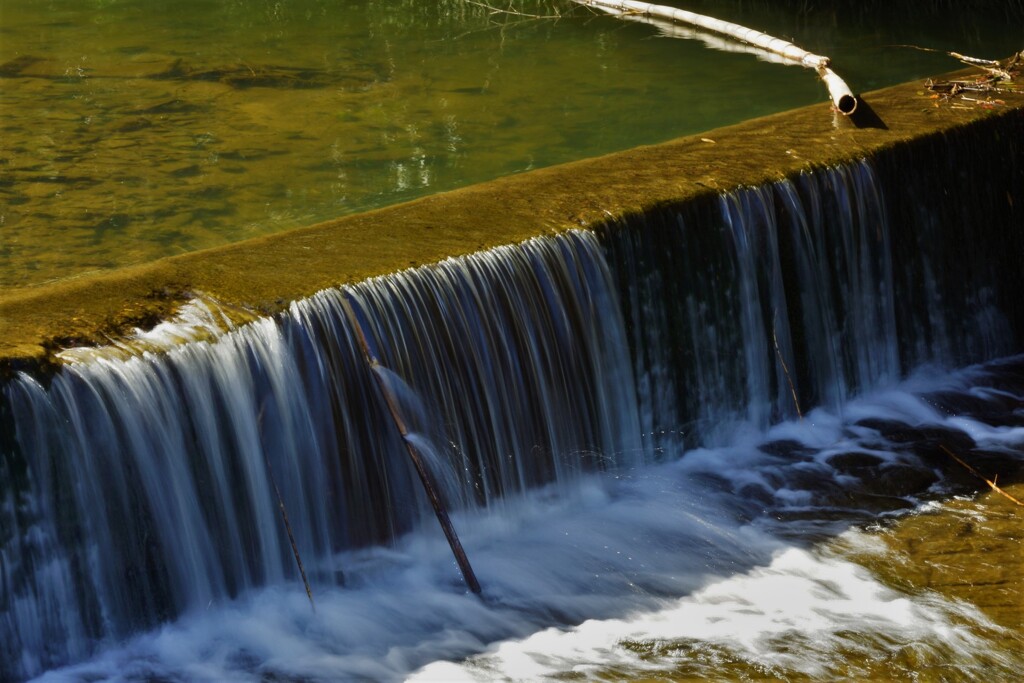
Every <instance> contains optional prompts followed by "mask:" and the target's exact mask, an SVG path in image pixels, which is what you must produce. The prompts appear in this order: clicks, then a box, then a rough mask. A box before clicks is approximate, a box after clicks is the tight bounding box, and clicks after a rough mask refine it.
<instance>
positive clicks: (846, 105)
mask: <svg viewBox="0 0 1024 683" xmlns="http://www.w3.org/2000/svg"><path fill="white" fill-rule="evenodd" d="M834 104H835V106H836V109H837V110H838V111H839V113H840V114H842V115H843V116H849V115H850V114H852V113H853V112H855V111H857V98H856V97H854V96H853V95H842V96H841V97H840V98H839V99H838V100H837V101H836V102H834Z"/></svg>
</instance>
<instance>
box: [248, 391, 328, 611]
mask: <svg viewBox="0 0 1024 683" xmlns="http://www.w3.org/2000/svg"><path fill="white" fill-rule="evenodd" d="M262 420H263V409H262V408H261V409H260V415H259V417H258V418H257V421H258V422H262ZM263 461H264V462H266V463H267V478H268V479H269V480H270V485H271V486H273V487H274V495H276V496H277V507H278V508H279V509H280V510H281V519H282V520H284V529H285V531H286V532H288V542H289V543H291V544H292V554H293V555H294V556H295V564H296V565H298V567H299V574H300V575H301V576H302V585H304V586H305V587H306V597H308V598H309V606H310V607H312V608H313V611H314V612H316V603H315V602H313V591H312V590H311V589H310V587H309V579H307V578H306V569H305V567H303V566H302V557H300V556H299V546H298V545H296V543H295V534H294V533H292V524H291V522H289V521H288V511H287V510H286V509H285V507H284V498H283V497H282V496H281V489H279V488H277V480H276V479H274V469H273V468H272V467H271V466H270V456H269V455H267V451H266V449H263Z"/></svg>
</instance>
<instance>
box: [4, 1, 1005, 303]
mask: <svg viewBox="0 0 1024 683" xmlns="http://www.w3.org/2000/svg"><path fill="white" fill-rule="evenodd" d="M696 4H697V6H696V7H695V9H698V10H700V11H706V12H715V11H718V12H720V13H722V14H723V16H726V17H727V18H731V19H734V20H737V21H742V22H744V23H747V24H749V25H752V26H757V27H759V28H763V29H765V30H769V31H772V32H776V33H778V34H780V35H784V36H788V37H792V38H793V39H795V40H796V41H797V42H799V43H801V44H802V45H804V46H805V47H807V48H808V49H812V50H816V51H818V52H823V53H825V54H830V55H831V56H832V57H833V58H834V59H835V60H836V62H837V65H841V67H842V69H843V74H844V76H846V78H847V79H848V80H849V81H850V82H851V83H853V84H854V87H856V88H858V89H862V90H868V89H871V88H876V87H879V86H882V85H886V84H890V83H894V82H898V81H902V80H906V79H909V78H913V77H918V76H921V75H924V74H928V73H934V72H936V71H942V70H945V69H947V68H949V67H951V66H953V64H951V63H950V61H949V60H948V59H946V58H943V57H941V56H936V55H931V54H925V53H919V52H913V51H907V50H896V49H892V48H883V47H882V46H884V45H887V44H891V43H898V42H899V43H902V42H915V43H918V44H927V45H931V46H934V47H945V48H948V49H954V48H955V49H958V50H960V51H964V52H970V51H971V50H974V51H975V52H979V51H980V53H981V54H984V55H992V53H993V52H994V53H995V55H996V56H1001V55H1002V54H1003V53H1009V52H1010V51H1012V49H1013V48H1012V47H1010V46H1011V45H1014V44H1015V42H1019V38H1020V36H1019V35H1018V34H1019V33H1020V32H1019V31H1016V30H1013V29H1009V28H1006V26H1005V24H1004V25H1002V26H999V25H995V24H996V22H995V21H994V20H993V21H992V22H991V23H992V24H993V25H992V26H985V25H984V22H985V19H984V18H978V17H973V16H971V17H968V18H969V20H963V21H961V20H959V19H957V20H956V21H952V20H950V19H956V18H944V19H942V20H941V21H940V20H938V19H937V20H936V21H935V22H934V24H933V25H932V26H928V25H926V24H921V23H920V22H915V24H914V25H913V26H912V27H907V26H906V24H905V22H890V23H893V24H894V25H893V26H889V27H886V26H882V25H878V26H876V25H873V23H874V21H875V19H869V18H866V17H861V18H859V19H857V20H856V21H857V22H859V23H858V25H853V26H845V25H844V26H842V30H840V27H839V26H838V25H837V22H836V20H835V17H834V16H833V14H832V13H830V12H827V11H823V12H822V13H821V15H820V16H815V15H814V14H811V15H806V14H803V15H799V16H788V15H787V14H786V13H784V12H780V11H779V10H778V8H776V9H774V10H772V9H765V8H763V7H750V3H746V4H745V3H736V2H701V3H696ZM518 6H519V7H522V8H523V10H524V11H528V12H533V13H537V14H541V15H551V14H552V13H553V12H555V11H558V12H561V13H562V14H563V16H562V17H561V18H560V19H557V20H556V19H555V18H545V19H529V18H526V17H513V16H501V15H497V16H496V15H492V14H491V13H490V12H489V11H488V10H487V9H485V8H484V7H481V6H479V5H475V4H472V3H469V2H466V1H464V0H462V1H459V0H446V1H443V2H431V3H423V2H412V1H410V0H361V1H355V0H349V1H345V2H327V1H325V0H297V1H295V2H255V3H254V2H242V1H235V2H223V3H209V2H198V1H195V0H193V1H189V2H178V3H172V4H165V3H158V2H150V1H147V0H124V1H114V0H93V1H92V2H78V1H72V0H54V1H53V2H49V3H28V2H21V3H5V5H4V7H3V9H2V15H0V31H2V33H0V97H2V99H0V107H2V119H0V121H2V123H0V133H2V140H3V142H2V143H0V145H2V147H0V286H2V287H5V288H11V287H21V286H26V285H33V284H39V283H43V282H47V281H50V280H54V279H60V278H66V277H71V276H75V275H78V274H82V273H86V272H90V271H95V270H99V269H108V268H116V267H119V266H123V265H128V264H133V263H139V262H143V261H147V260H151V259H155V258H159V257H162V256H167V255H172V254H177V253H181V252H185V251H190V250H195V249H202V248H205V247H211V246H216V245H219V244H223V243H226V242H230V241H235V240H241V239H245V238H247V237H251V236H255V235H260V234H265V233H269V232H275V231H279V230H283V229H287V228H290V227H294V226H298V225H303V224H308V223H311V222H315V221H318V220H322V219H326V218H329V217H333V216H338V215H341V214H346V213H353V212H357V211H362V210H366V209H369V208H373V207H378V206H383V205H386V204H392V203H396V202H399V201H403V200H407V199H411V198H414V197H417V196H422V195H424V194H428V193H433V192H438V191H444V190H448V189H452V188H455V187H460V186H464V185H467V184H470V183H474V182H479V181H483V180H487V179H491V178H495V177H498V176H502V175H507V174H510V173H516V172H520V171H524V170H528V169H531V168H537V167H540V166H546V165H551V164H556V163H560V162H564V161H569V160H573V159H578V158H584V157H588V156H593V155H597V154H602V153H606V152H611V151H614V150H619V149H624V148H628V147H631V146H635V145H638V144H647V143H654V142H658V141H661V140H665V139H669V138H672V137H675V136H679V135H683V134H687V133H693V132H699V131H702V130H706V129H709V128H712V127H715V126H719V125H723V124H728V123H733V122H736V121H739V120H743V119H747V118H750V117H754V116H758V115H763V114H766V113H770V112H774V111H779V110H783V109H787V108H791V107H794V106H800V105H804V104H809V103H813V102H820V101H824V96H823V91H822V90H821V88H820V87H819V85H818V84H817V83H816V82H815V81H814V78H813V77H811V76H810V75H809V74H808V73H806V72H803V71H802V70H801V69H798V68H785V67H780V66H777V65H770V64H764V63H761V62H758V61H756V60H755V59H754V58H752V57H750V56H749V55H736V54H722V53H716V52H712V51H710V50H708V49H707V48H705V47H704V46H703V45H701V44H700V43H698V42H688V41H679V40H669V39H658V38H657V37H655V36H654V31H653V30H652V29H651V28H649V27H645V26H640V25H628V24H625V23H623V22H618V21H616V20H615V19H613V18H610V17H595V16H593V15H592V14H591V13H589V12H588V11H587V10H584V9H580V8H576V9H573V8H572V6H571V3H569V2H564V3H558V2H551V1H550V0H548V1H546V2H537V1H524V2H520V3H518ZM965 14H966V11H965ZM844 21H845V20H844ZM979 22H981V23H979ZM868 23H872V25H870V26H868V25H866V24H868ZM897 23H899V24H902V25H896V24H897Z"/></svg>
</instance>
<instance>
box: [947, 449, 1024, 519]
mask: <svg viewBox="0 0 1024 683" xmlns="http://www.w3.org/2000/svg"><path fill="white" fill-rule="evenodd" d="M939 448H941V449H942V451H943V452H944V453H945V454H946V455H948V456H949V457H951V458H953V459H954V460H956V461H957V462H958V463H960V464H961V465H963V466H964V469H966V470H967V471H968V472H970V473H971V474H973V475H974V476H976V477H977V478H978V479H981V480H982V481H983V482H985V483H986V484H988V485H989V487H990V488H991V489H992V490H993V491H995V492H996V493H998V494H999V495H1001V496H1005V497H1006V498H1008V499H1010V500H1011V501H1013V502H1014V503H1016V504H1017V505H1020V506H1021V507H1024V503H1022V502H1021V501H1019V500H1017V499H1016V498H1014V497H1013V496H1011V495H1010V494H1009V493H1007V492H1006V491H1004V490H1003V489H1001V488H999V486H998V485H997V484H996V480H995V479H988V478H986V477H985V475H983V474H981V473H980V472H978V470H976V469H974V468H973V467H971V466H970V465H969V464H967V463H966V462H964V460H963V459H962V458H960V457H959V456H958V455H957V454H956V453H954V452H953V451H951V450H950V449H948V448H946V447H945V446H943V445H942V444H940V445H939ZM997 478H998V477H997Z"/></svg>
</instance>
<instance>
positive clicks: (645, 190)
mask: <svg viewBox="0 0 1024 683" xmlns="http://www.w3.org/2000/svg"><path fill="white" fill-rule="evenodd" d="M1001 97H1002V101H1001V103H999V104H996V105H989V106H983V105H981V104H980V103H972V102H956V101H953V102H942V101H938V100H935V99H931V98H930V97H929V95H928V94H927V91H926V90H925V88H924V85H923V83H922V82H912V83H907V84H903V85H899V86H895V87H892V88H887V89H885V90H879V91H875V92H871V93H868V94H866V95H865V96H864V97H863V104H862V106H861V114H865V115H866V116H864V117H863V118H862V119H861V120H860V121H850V120H848V119H845V118H843V117H839V116H837V115H835V114H834V113H833V112H832V111H831V110H830V108H829V105H828V104H825V103H823V104H817V105H813V106H809V107H805V108H802V109H797V110H793V111H789V112H785V113H781V114H776V115H773V116H768V117H764V118H760V119H754V120H751V121H747V122H744V123H741V124H739V125H735V126H729V127H726V128H721V129H717V130H714V131H711V132H708V133H704V134H701V135H695V136H690V137H684V138H680V139H677V140H673V141H670V142H666V143H663V144H658V145H652V146H647V147H638V148H635V149H631V150H628V151H625V152H620V153H616V154H610V155H607V156H603V157H599V158H595V159H589V160H585V161H579V162H574V163H570V164H564V165H561V166H556V167H552V168H547V169H541V170H538V171H532V172H529V173H524V174H521V175H516V176H511V177H507V178H502V179H499V180H495V181H492V182H488V183H483V184H480V185H474V186H471V187H467V188H463V189H460V190H455V191H452V192H447V193H443V194H437V195H433V196H430V197H426V198H423V199H419V200H416V201H412V202H408V203H405V204H400V205H397V206H392V207H388V208H384V209H380V210H376V211H371V212H368V213H363V214H359V215H354V216H347V217H344V218H339V219H336V220H331V221H327V222H324V223H320V224H317V225H313V226H310V227H307V228H302V229H298V230H293V231H289V232H286V233H281V234H277V235H272V236H267V237H261V238H257V239H253V240H249V241H246V242H241V243H237V244H232V245H228V246H224V247H220V248H216V249H209V250H205V251H199V252H194V253H190V254H184V255H180V256H175V257H171V258H166V259H161V260H159V261H155V262H152V263H148V264H145V265H141V266H136V267H131V268H125V269H121V270H117V271H112V272H109V273H104V274H98V275H92V276H89V277H81V278H76V279H70V280H67V281H63V282H58V283H54V284H49V285H45V286H40V287H32V288H24V289H15V290H13V291H7V292H3V293H0V376H2V375H4V374H9V373H10V372H11V371H13V370H17V369H28V370H36V371H38V370H41V369H44V368H46V367H48V366H52V365H53V363H54V353H55V352H56V351H58V350H60V349H62V348H66V347H68V346H72V345H89V344H102V343H106V342H108V341H109V339H111V338H112V337H117V336H119V335H121V334H124V333H125V332H127V331H130V330H131V329H133V328H135V327H147V326H149V325H151V324H153V323H155V322H156V321H157V320H159V319H161V318H165V317H167V316H168V315H170V314H171V313H172V312H173V310H174V309H175V308H176V307H177V306H178V305H180V304H181V303H182V302H183V301H185V300H186V299H187V298H189V297H190V296H192V295H193V294H195V293H202V294H205V295H208V296H211V297H214V298H215V299H217V300H219V301H222V302H224V303H225V304H228V305H230V306H237V307H240V308H242V309H245V310H254V311H258V312H261V313H274V312H276V311H279V310H282V309H283V308H285V307H286V306H287V305H288V304H289V303H290V302H291V301H293V300H296V299H300V298H303V297H307V296H309V295H311V294H313V293H315V292H317V291H319V290H321V289H324V288H327V287H332V286H338V285H341V284H345V283H352V282H357V281H360V280H364V279H366V278H368V277H372V276H375V275H382V274H386V273H390V272H395V271H398V270H402V269H405V268H409V267H411V266H416V265H420V264H427V263H434V262H437V261H440V260H443V259H445V258H446V257H450V256H459V255H464V254H467V253H472V252H476V251H480V250H484V249H488V248H492V247H496V246H500V245H505V244H512V243H518V242H521V241H523V240H526V239H529V238H531V237H535V236H538V235H544V234H553V233H558V232H561V231H564V230H567V229H571V228H577V227H581V226H595V225H598V224H600V223H602V222H606V221H609V220H618V219H620V218H625V217H628V216H630V215H634V214H636V213H639V212H645V211H650V210H653V209H662V208H665V207H668V206H672V205H680V204H682V203H685V202H687V201H689V200H691V199H693V198H695V197H698V196H700V195H705V194H708V193H719V192H725V191H729V190H732V189H735V188H738V187H741V186H754V185H761V184H763V183H766V182H771V181H775V180H779V179H781V178H783V177H792V176H795V175H797V174H799V173H801V172H804V171H807V170H812V169H814V168H818V167H821V166H827V165H835V164H839V163H843V162H846V161H849V160H851V159H858V158H863V157H867V156H872V155H875V154H878V153H879V152H881V151H883V150H885V149H887V148H891V147H893V146H898V145H903V144H907V143H909V142H910V141H912V140H915V139H919V138H923V137H929V136H940V135H943V134H945V133H947V132H949V131H952V130H954V129H957V128H961V127H964V126H975V125H989V124H988V123H986V121H991V119H993V118H1002V117H1024V93H1010V94H1007V95H1001ZM865 105H866V106H865ZM923 171H925V172H926V169H923Z"/></svg>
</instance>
